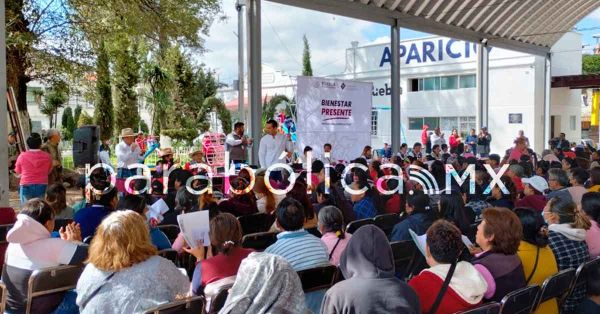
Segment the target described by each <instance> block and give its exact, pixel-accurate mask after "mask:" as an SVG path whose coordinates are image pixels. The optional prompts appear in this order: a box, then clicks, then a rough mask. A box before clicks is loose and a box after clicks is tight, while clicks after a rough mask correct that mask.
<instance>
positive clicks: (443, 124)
mask: <svg viewBox="0 0 600 314" xmlns="http://www.w3.org/2000/svg"><path fill="white" fill-rule="evenodd" d="M440 120H441V121H440V129H442V130H448V131H451V130H452V129H458V117H441V118H440Z"/></svg>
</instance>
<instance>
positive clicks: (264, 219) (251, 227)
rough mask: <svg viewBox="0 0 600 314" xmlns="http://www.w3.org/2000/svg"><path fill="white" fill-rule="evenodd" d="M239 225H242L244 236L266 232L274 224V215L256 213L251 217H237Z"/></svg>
mask: <svg viewBox="0 0 600 314" xmlns="http://www.w3.org/2000/svg"><path fill="white" fill-rule="evenodd" d="M238 220H239V222H240V225H242V231H243V233H244V234H251V233H257V232H266V231H269V229H271V226H272V225H273V223H274V222H275V215H271V214H267V213H257V214H252V215H246V216H240V217H238Z"/></svg>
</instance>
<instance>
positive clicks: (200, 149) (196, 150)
mask: <svg viewBox="0 0 600 314" xmlns="http://www.w3.org/2000/svg"><path fill="white" fill-rule="evenodd" d="M203 153H204V151H203V150H202V148H194V149H193V150H192V152H191V153H190V155H189V156H190V158H192V157H194V155H196V154H203Z"/></svg>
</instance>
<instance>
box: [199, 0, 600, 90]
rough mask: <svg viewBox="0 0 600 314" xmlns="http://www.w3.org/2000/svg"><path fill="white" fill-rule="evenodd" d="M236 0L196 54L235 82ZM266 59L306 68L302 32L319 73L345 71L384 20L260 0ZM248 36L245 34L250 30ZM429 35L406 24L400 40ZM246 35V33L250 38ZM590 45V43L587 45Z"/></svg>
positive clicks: (385, 37)
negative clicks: (348, 58) (355, 45)
mask: <svg viewBox="0 0 600 314" xmlns="http://www.w3.org/2000/svg"><path fill="white" fill-rule="evenodd" d="M235 2H236V1H235V0H223V1H222V14H221V15H222V16H221V17H220V18H217V19H215V21H214V22H213V24H212V26H211V28H210V33H209V36H208V37H205V38H204V39H205V48H206V52H205V53H203V54H201V55H195V56H194V59H195V60H196V61H197V62H198V63H203V64H205V66H206V67H208V68H210V69H213V70H215V71H216V73H217V75H218V79H219V81H221V82H223V83H226V84H231V82H232V81H233V80H234V79H236V78H237V11H236V10H235ZM261 4H262V48H263V50H262V61H263V63H264V64H268V65H271V66H273V67H274V68H276V69H279V70H283V71H285V72H286V73H287V74H290V75H299V74H300V73H301V71H302V47H303V45H302V36H303V35H306V37H307V38H308V41H309V44H310V52H311V63H312V67H313V73H314V75H315V76H323V75H330V74H337V73H342V72H344V67H345V56H344V53H345V50H346V49H347V48H349V47H350V42H352V41H358V42H359V46H364V45H367V44H371V43H384V42H389V41H390V40H389V38H390V37H389V32H390V28H389V26H386V25H381V24H376V23H371V22H366V21H362V20H356V19H351V18H346V17H342V16H336V15H332V14H327V13H321V12H317V11H311V10H305V9H300V8H296V7H292V6H286V5H282V4H278V3H273V2H269V1H262V2H261ZM576 27H577V29H578V30H581V31H580V33H581V34H582V35H583V38H582V41H583V44H584V52H587V53H589V52H591V49H592V48H593V47H594V46H595V43H596V40H595V39H594V38H593V37H592V36H593V35H600V9H598V10H596V11H594V12H593V13H592V14H590V15H589V16H587V17H586V18H584V19H582V20H581V21H580V22H579V23H578V24H577V25H576ZM246 36H247V34H246ZM425 36H430V34H426V33H422V32H417V31H413V30H409V29H405V28H403V29H402V30H401V33H400V38H401V40H407V39H414V38H420V37H425ZM246 38H247V37H246ZM586 45H587V46H586Z"/></svg>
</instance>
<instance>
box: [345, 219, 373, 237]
mask: <svg viewBox="0 0 600 314" xmlns="http://www.w3.org/2000/svg"><path fill="white" fill-rule="evenodd" d="M374 223H375V222H374V221H373V219H371V218H367V219H361V220H355V221H351V222H350V223H349V224H348V225H347V226H346V232H348V233H350V234H352V233H354V231H356V230H358V228H360V227H362V226H366V225H372V224H374Z"/></svg>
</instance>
